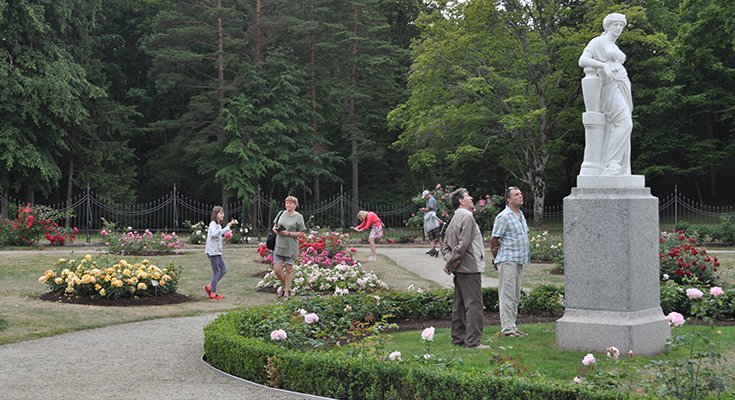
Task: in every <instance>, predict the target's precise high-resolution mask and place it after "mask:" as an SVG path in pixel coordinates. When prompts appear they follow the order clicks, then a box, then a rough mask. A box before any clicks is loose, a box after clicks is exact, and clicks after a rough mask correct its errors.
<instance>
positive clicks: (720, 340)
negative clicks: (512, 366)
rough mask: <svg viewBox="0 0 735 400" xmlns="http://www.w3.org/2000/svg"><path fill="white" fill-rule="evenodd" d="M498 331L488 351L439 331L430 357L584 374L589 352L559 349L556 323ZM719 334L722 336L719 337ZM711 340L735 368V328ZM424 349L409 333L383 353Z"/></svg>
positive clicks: (409, 355)
mask: <svg viewBox="0 0 735 400" xmlns="http://www.w3.org/2000/svg"><path fill="white" fill-rule="evenodd" d="M499 329H500V328H499V326H486V327H485V329H484V336H483V340H482V342H483V343H485V344H488V345H490V346H491V349H490V350H485V351H483V350H472V349H465V348H461V347H457V346H452V345H451V334H450V331H449V328H441V329H437V330H436V334H435V336H434V341H433V342H430V347H429V353H430V354H432V356H434V357H439V358H444V359H449V358H451V357H453V355H454V356H458V357H459V358H461V359H462V363H461V364H460V365H458V366H457V367H455V368H457V369H458V370H462V371H470V370H481V371H486V372H490V373H492V372H493V371H494V369H495V367H496V365H495V364H494V362H493V357H491V355H492V354H499V355H502V356H503V357H504V358H506V357H507V358H511V359H515V360H517V363H518V364H519V365H520V366H523V367H525V368H527V371H526V372H525V373H524V374H523V375H525V376H528V375H530V374H540V375H542V376H544V377H546V378H548V379H552V380H556V381H560V382H571V381H572V379H573V378H574V377H575V376H578V375H580V374H581V373H582V371H581V370H582V367H583V365H582V358H583V357H584V356H585V354H587V352H582V351H565V350H558V349H556V344H555V337H556V334H555V332H556V328H555V324H554V323H542V324H526V325H523V326H522V327H521V329H523V331H524V332H527V333H528V336H527V337H523V338H509V337H500V336H497V335H496V334H495V332H498V331H499ZM678 329H680V330H681V333H687V332H691V331H693V330H694V329H703V330H707V329H709V327H706V326H692V325H689V326H686V325H685V326H683V327H681V328H678ZM717 331H720V332H721V333H720V334H717V333H716V332H717ZM712 340H713V342H714V343H716V345H717V346H719V348H720V350H721V351H722V352H723V355H724V356H725V359H726V360H728V362H729V365H730V366H731V367H732V366H733V365H735V364H734V363H735V327H734V326H722V327H715V328H714V330H713V334H712ZM424 346H425V345H424V343H423V341H422V340H421V331H406V332H399V333H394V334H392V335H391V337H390V338H389V339H388V340H387V341H386V343H385V347H384V349H383V351H382V352H383V353H384V354H385V355H387V354H390V353H391V352H393V351H400V352H401V358H402V359H403V360H414V357H416V356H418V357H420V356H422V355H423V354H424V351H425V347H424ZM604 351H605V350H604V349H601V351H600V352H597V353H594V356H595V358H596V359H597V364H596V368H602V369H607V368H608V367H609V366H610V365H611V364H612V363H611V362H609V361H608V360H607V357H606V355H605V353H604ZM675 355H677V356H682V355H683V350H682V351H679V352H678V353H675V354H674V355H659V356H652V357H643V356H634V357H632V358H629V357H627V355H621V358H620V363H622V365H632V366H635V367H636V368H638V369H640V370H646V366H647V365H648V364H649V362H650V361H652V360H661V359H666V358H672V357H674V356H675ZM523 367H521V368H523ZM647 372H650V371H647Z"/></svg>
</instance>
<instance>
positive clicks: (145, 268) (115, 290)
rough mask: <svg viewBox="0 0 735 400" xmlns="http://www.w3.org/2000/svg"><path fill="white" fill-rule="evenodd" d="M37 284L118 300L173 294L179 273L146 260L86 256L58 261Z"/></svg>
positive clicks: (72, 293) (169, 267) (171, 268)
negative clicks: (129, 260)
mask: <svg viewBox="0 0 735 400" xmlns="http://www.w3.org/2000/svg"><path fill="white" fill-rule="evenodd" d="M38 282H39V283H42V284H45V285H48V286H49V288H50V289H51V291H52V292H56V293H64V294H66V295H76V296H98V297H101V298H107V299H118V298H124V297H133V296H139V297H141V296H163V295H167V294H170V293H174V292H176V289H177V287H178V282H179V273H178V271H177V269H176V268H175V267H173V266H168V267H165V268H159V267H158V266H156V265H154V264H151V263H150V262H149V261H148V260H142V261H131V262H128V261H127V260H124V259H112V258H108V257H98V258H96V259H95V258H93V257H92V256H91V255H89V254H87V255H86V256H84V257H83V258H82V259H80V260H75V259H69V260H67V259H65V258H60V259H59V260H58V261H57V262H56V263H55V264H54V267H53V269H49V270H47V271H46V272H45V273H44V274H43V275H41V276H40V277H39V278H38Z"/></svg>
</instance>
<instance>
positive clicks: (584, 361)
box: [582, 353, 597, 366]
mask: <svg viewBox="0 0 735 400" xmlns="http://www.w3.org/2000/svg"><path fill="white" fill-rule="evenodd" d="M595 361H597V360H595V356H593V355H592V353H587V355H586V356H584V358H583V359H582V364H584V365H587V366H589V365H592V364H594V363H595Z"/></svg>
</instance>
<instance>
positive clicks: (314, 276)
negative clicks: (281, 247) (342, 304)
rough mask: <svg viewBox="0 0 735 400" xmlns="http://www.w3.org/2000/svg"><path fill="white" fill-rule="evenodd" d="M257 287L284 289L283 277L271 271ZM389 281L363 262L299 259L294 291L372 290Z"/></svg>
mask: <svg viewBox="0 0 735 400" xmlns="http://www.w3.org/2000/svg"><path fill="white" fill-rule="evenodd" d="M256 289H258V290H273V289H275V290H276V291H277V292H278V293H281V291H282V290H283V288H282V287H281V281H280V280H278V277H277V276H276V273H275V272H274V271H270V272H268V274H266V275H265V276H264V277H263V279H262V280H261V281H260V282H258V284H257V286H256ZM387 289H388V285H386V284H385V282H383V281H382V280H380V278H379V277H378V276H377V275H376V274H375V273H373V272H366V271H363V270H362V269H360V264H359V263H354V264H352V265H348V264H339V265H336V266H334V267H332V268H321V267H319V266H316V265H313V264H300V263H298V262H296V264H294V266H293V282H292V284H291V290H292V291H293V293H294V294H309V293H333V294H336V295H341V294H347V293H351V292H359V291H364V292H372V291H376V290H387Z"/></svg>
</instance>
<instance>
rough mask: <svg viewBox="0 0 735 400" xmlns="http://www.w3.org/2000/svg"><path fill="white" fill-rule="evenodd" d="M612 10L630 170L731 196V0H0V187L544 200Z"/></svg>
mask: <svg viewBox="0 0 735 400" xmlns="http://www.w3.org/2000/svg"><path fill="white" fill-rule="evenodd" d="M613 11H616V12H622V13H625V14H626V15H627V18H628V26H627V27H626V29H625V31H624V33H623V35H622V36H621V38H620V40H619V43H618V44H619V45H620V48H621V49H622V50H623V51H624V52H625V53H626V54H627V56H628V61H627V62H626V68H627V70H628V73H629V75H630V77H631V80H632V83H633V96H634V99H633V102H634V104H635V109H634V123H635V127H634V130H633V144H632V145H633V150H632V155H633V159H632V162H633V171H634V173H637V174H645V175H646V178H647V183H648V184H649V185H650V186H651V187H652V189H653V192H654V194H656V193H668V192H670V191H671V190H672V189H673V187H674V185H678V187H679V191H681V192H683V193H685V194H687V195H688V196H690V197H692V198H697V199H698V200H699V201H700V202H703V203H714V202H716V201H730V200H732V199H733V198H735V189H732V187H731V186H727V185H723V184H722V183H723V182H724V181H725V180H726V179H727V177H728V176H727V174H728V172H729V171H730V170H731V169H732V166H733V163H734V162H735V141H733V128H734V127H735V109H733V107H732V105H733V104H735V99H734V98H733V96H735V94H734V93H735V41H734V40H733V37H735V5H734V4H733V3H732V2H731V1H728V0H707V1H705V0H695V1H682V0H649V1H645V2H640V1H636V2H629V1H612V0H592V1H579V0H564V1H551V0H541V1H533V2H527V1H519V0H472V1H466V2H450V1H446V0H441V1H434V2H425V1H421V0H350V1H344V0H305V1H292V2H283V1H275V0H212V1H207V2H201V1H192V0H181V1H174V0H128V1H123V2H120V1H116V0H91V1H80V0H60V1H47V0H19V1H9V0H0V38H2V40H1V41H0V121H2V122H0V163H2V165H3V168H2V172H0V191H1V192H3V193H9V194H11V195H14V196H18V197H21V198H22V199H23V200H26V201H31V202H33V201H38V200H41V199H44V200H49V201H60V200H65V199H66V200H69V199H71V198H72V197H73V195H74V194H76V193H79V192H80V191H82V190H84V189H86V187H87V186H88V185H89V187H90V188H91V189H92V190H93V191H95V192H96V193H98V194H101V195H103V196H105V197H108V198H111V199H113V200H115V201H118V202H132V201H134V200H142V201H148V200H151V199H154V198H157V197H158V196H160V195H161V194H163V193H165V192H167V191H168V190H170V188H171V186H172V185H174V184H176V185H177V187H178V188H180V189H181V191H182V192H184V193H187V194H189V195H191V196H193V197H195V198H197V199H199V200H202V201H207V202H212V201H220V200H222V201H223V202H224V201H225V200H227V199H228V198H240V199H248V198H250V197H251V196H252V195H253V193H255V191H256V190H257V188H258V187H261V188H262V189H263V190H264V191H265V192H266V194H267V195H273V196H275V197H276V198H282V197H283V195H285V194H287V193H293V194H296V195H297V196H299V197H301V198H302V200H303V201H313V200H316V199H319V198H320V197H323V196H324V195H332V194H333V193H335V192H337V191H338V190H339V187H340V185H344V187H345V191H346V192H348V193H349V192H351V193H352V195H353V198H355V199H358V198H359V200H365V201H370V202H393V201H396V200H399V199H406V198H408V197H411V196H414V195H415V194H416V193H418V192H420V190H421V189H422V187H433V186H434V185H435V184H436V183H437V182H442V183H444V184H446V185H456V186H465V187H467V188H468V189H470V191H471V192H472V193H491V194H500V193H502V192H503V188H504V187H506V186H508V185H509V184H511V185H522V186H523V188H524V189H525V190H526V192H527V196H526V197H527V202H528V203H533V205H534V207H535V208H536V210H537V211H538V210H539V209H540V208H541V207H542V206H543V205H544V204H545V203H551V204H558V203H559V201H560V200H561V198H562V197H563V196H565V195H566V194H568V193H569V188H570V187H571V186H573V185H574V183H575V181H574V179H575V176H576V174H577V172H578V168H579V163H580V160H581V157H582V151H583V136H584V131H583V126H582V124H581V123H580V118H579V116H580V113H581V112H582V109H583V105H582V102H581V93H580V84H579V80H580V78H581V76H582V72H581V69H580V68H579V67H578V66H577V59H578V57H579V54H580V53H581V50H582V49H583V47H584V45H585V44H586V43H587V42H588V41H589V40H590V39H591V38H592V37H594V36H596V35H599V34H600V32H601V31H602V27H601V21H602V18H603V17H604V15H606V14H607V13H609V12H613ZM715 199H716V200H715Z"/></svg>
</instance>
